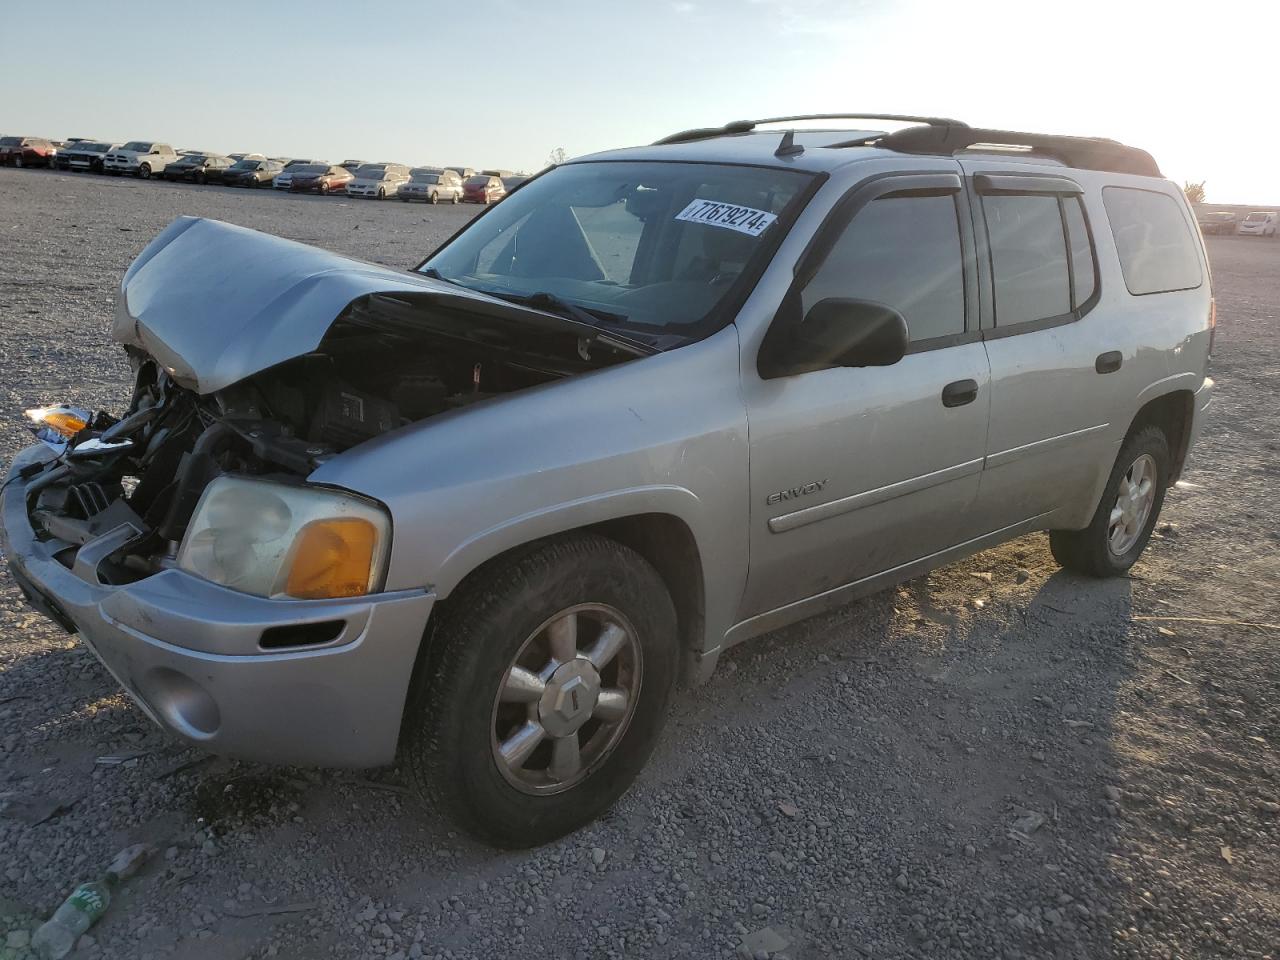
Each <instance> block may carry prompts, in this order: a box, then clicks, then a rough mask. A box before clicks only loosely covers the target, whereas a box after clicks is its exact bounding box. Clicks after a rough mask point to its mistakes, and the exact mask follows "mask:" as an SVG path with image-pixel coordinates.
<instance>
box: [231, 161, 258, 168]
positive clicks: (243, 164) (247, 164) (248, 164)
mask: <svg viewBox="0 0 1280 960" xmlns="http://www.w3.org/2000/svg"><path fill="white" fill-rule="evenodd" d="M261 164H262V161H261V160H237V161H236V162H235V163H233V164H232V165H231V169H232V170H257V169H258V167H259V166H261Z"/></svg>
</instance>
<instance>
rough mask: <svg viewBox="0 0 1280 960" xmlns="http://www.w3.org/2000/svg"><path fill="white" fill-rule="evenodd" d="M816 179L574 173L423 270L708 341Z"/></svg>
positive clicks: (720, 170)
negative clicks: (725, 305) (548, 297)
mask: <svg viewBox="0 0 1280 960" xmlns="http://www.w3.org/2000/svg"><path fill="white" fill-rule="evenodd" d="M810 179H811V178H810V176H809V175H808V174H804V173H800V172H797V171H793V170H784V169H777V168H758V167H745V166H732V165H727V164H726V165H721V164H711V163H654V162H617V163H573V164H568V165H566V166H562V167H557V168H555V169H554V170H552V171H551V172H549V173H547V174H545V175H543V176H542V177H539V178H538V179H537V180H534V181H531V182H529V183H528V184H526V185H525V186H523V187H521V188H520V189H519V190H518V191H516V192H515V193H513V194H511V195H510V197H508V198H507V199H506V200H503V201H502V203H501V204H499V205H498V206H496V207H494V208H493V210H492V211H491V212H489V213H487V214H485V215H484V216H483V217H478V218H477V219H476V220H474V221H472V223H471V225H470V226H469V227H467V228H466V229H465V230H464V231H463V232H462V233H460V234H459V235H458V236H457V237H456V238H454V239H453V240H452V241H451V242H450V243H449V244H448V245H447V246H445V247H444V248H443V249H442V250H440V251H439V252H438V253H436V254H435V255H434V256H432V257H431V258H430V259H429V260H427V262H426V263H425V264H423V268H424V269H432V270H437V271H439V273H440V275H441V276H443V277H444V278H445V279H448V280H452V281H453V282H455V283H458V284H460V285H462V286H465V287H471V288H474V289H477V290H483V291H485V292H486V293H492V294H495V295H497V296H506V297H510V298H513V299H517V298H527V297H529V296H531V295H533V294H535V293H540V292H545V293H551V294H554V295H555V296H557V297H560V298H562V299H564V300H567V301H569V302H571V303H573V304H575V305H577V306H579V307H581V308H583V309H585V310H587V311H596V314H597V316H598V317H600V318H601V319H602V320H603V321H604V322H605V323H606V324H608V323H615V324H618V325H619V326H622V327H624V328H630V329H633V330H640V331H645V332H666V333H678V334H684V335H686V336H697V335H704V334H705V333H708V332H710V331H711V330H713V329H715V328H716V327H717V326H719V325H720V324H721V323H722V322H723V317H722V315H721V314H720V313H718V312H716V307H717V306H718V305H720V304H721V303H722V302H725V301H726V300H729V299H731V298H732V297H733V296H734V294H735V292H736V291H737V290H739V289H742V288H743V287H745V285H746V284H748V283H750V282H751V278H752V277H753V276H755V274H756V271H758V269H759V268H760V266H762V265H763V262H764V261H765V260H766V259H767V257H768V256H769V253H770V250H771V248H772V243H773V242H774V241H775V239H780V234H781V232H782V231H783V229H784V227H783V224H782V223H780V222H779V221H780V220H782V219H783V218H784V217H785V216H786V215H787V214H788V213H789V211H790V210H791V209H792V207H793V205H794V204H796V203H797V202H798V198H799V197H800V195H801V194H802V193H803V191H804V190H805V187H806V186H807V185H808V183H809V182H810ZM488 181H489V178H488V177H483V176H481V177H478V178H476V182H478V183H479V184H481V185H483V184H485V183H487V182H488Z"/></svg>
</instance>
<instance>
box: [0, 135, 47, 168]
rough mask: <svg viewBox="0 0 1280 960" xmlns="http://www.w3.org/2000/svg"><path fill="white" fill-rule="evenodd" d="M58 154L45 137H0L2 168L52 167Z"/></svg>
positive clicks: (0, 162) (0, 163) (0, 161)
mask: <svg viewBox="0 0 1280 960" xmlns="http://www.w3.org/2000/svg"><path fill="white" fill-rule="evenodd" d="M57 154H58V150H57V148H56V147H55V146H54V145H53V144H52V143H50V142H49V141H48V140H45V139H44V138H43V137H0V166H5V167H10V166H12V167H52V166H53V158H54V157H55V156H57Z"/></svg>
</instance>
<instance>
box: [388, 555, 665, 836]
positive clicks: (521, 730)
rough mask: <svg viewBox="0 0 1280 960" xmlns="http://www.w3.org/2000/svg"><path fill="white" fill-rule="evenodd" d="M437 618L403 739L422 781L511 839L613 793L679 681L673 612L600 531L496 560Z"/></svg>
mask: <svg viewBox="0 0 1280 960" xmlns="http://www.w3.org/2000/svg"><path fill="white" fill-rule="evenodd" d="M437 616H438V617H439V619H438V620H437V621H436V622H435V623H434V625H433V626H434V629H433V632H432V638H431V640H432V643H431V650H430V655H429V658H428V659H426V660H425V661H424V662H423V663H422V664H420V666H419V669H418V670H417V671H416V672H415V676H414V680H413V688H412V691H411V694H410V702H409V706H408V708H407V709H406V713H405V720H404V731H403V737H402V742H403V743H404V745H405V754H406V761H407V764H408V766H409V768H410V770H411V771H412V773H413V776H414V779H415V781H416V783H417V785H418V787H419V790H420V791H421V792H422V793H423V794H424V795H425V796H426V797H428V798H429V799H430V800H432V801H433V802H434V803H435V804H436V805H437V806H439V807H440V808H442V809H443V810H444V812H446V813H447V814H448V815H449V816H450V817H452V818H453V819H454V820H456V821H457V822H458V823H460V824H461V825H462V826H464V827H465V828H466V829H467V830H469V831H470V832H472V833H474V834H476V835H477V836H479V837H481V838H482V839H484V840H487V841H489V842H490V843H494V844H496V845H498V846H502V847H531V846H536V845H538V844H541V843H546V842H548V841H550V840H553V839H555V838H556V837H560V836H563V835H564V834H566V833H568V832H570V831H571V830H576V829H577V828H579V827H581V826H583V825H584V824H587V823H589V822H590V821H591V820H593V819H595V818H596V817H598V816H600V814H602V813H604V812H605V811H606V810H607V809H608V808H609V807H610V806H612V805H613V804H614V803H615V802H616V801H617V800H618V798H619V797H621V796H622V794H623V793H624V792H625V791H626V789H627V787H628V786H629V785H630V784H631V782H632V780H634V779H635V776H636V774H637V773H639V771H640V769H641V768H642V767H643V766H644V763H645V761H646V760H647V759H648V756H649V754H650V752H651V751H652V750H653V747H654V745H655V743H656V742H657V739H658V736H659V733H660V732H661V729H662V724H663V721H664V719H665V716H666V711H667V704H668V701H669V699H670V695H671V691H672V689H673V686H674V683H675V678H676V671H677V662H678V644H677V639H676V620H675V612H674V609H673V607H672V604H671V598H670V596H669V595H668V593H667V591H666V588H665V586H664V585H663V583H662V580H661V578H660V577H659V576H658V574H657V572H656V571H655V570H654V569H653V567H652V566H650V565H649V563H648V562H647V561H646V560H645V559H644V558H643V557H641V556H640V555H639V554H637V553H635V552H634V551H632V550H630V549H628V548H626V547H624V546H622V545H620V544H618V543H615V542H613V541H611V540H607V539H604V538H602V537H596V536H582V537H574V538H571V539H565V540H558V541H553V542H550V543H547V544H545V545H543V546H541V547H538V548H535V549H531V550H528V551H526V552H524V553H522V554H518V555H514V556H512V557H510V558H507V559H503V560H499V561H497V562H495V563H494V564H493V565H492V566H491V567H490V568H488V569H486V570H485V571H483V572H482V573H481V574H479V575H478V576H477V577H475V578H473V579H472V580H470V581H468V582H467V583H465V584H464V585H463V586H462V587H460V588H459V589H458V590H457V591H455V593H454V594H453V596H451V597H450V598H449V599H448V601H447V605H446V606H444V607H443V608H442V609H440V610H438V611H437Z"/></svg>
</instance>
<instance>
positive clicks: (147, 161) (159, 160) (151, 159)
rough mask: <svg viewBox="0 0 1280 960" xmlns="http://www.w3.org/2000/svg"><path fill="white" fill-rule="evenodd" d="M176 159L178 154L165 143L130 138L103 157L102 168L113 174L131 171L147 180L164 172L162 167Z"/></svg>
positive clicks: (105, 171)
mask: <svg viewBox="0 0 1280 960" xmlns="http://www.w3.org/2000/svg"><path fill="white" fill-rule="evenodd" d="M177 159H178V154H177V153H176V152H175V151H174V149H173V147H171V146H169V144H167V143H154V142H152V141H150V140H130V141H129V142H128V143H126V144H125V145H124V146H123V147H120V148H118V149H116V150H112V151H111V152H110V153H108V154H107V155H106V157H104V158H103V161H102V170H103V172H104V173H110V174H113V175H115V176H119V175H120V174H122V173H131V174H133V175H134V176H135V177H141V178H142V179H143V180H149V179H151V177H152V175H154V174H160V173H164V168H165V167H166V166H168V165H169V164H171V163H173V162H174V161H175V160H177Z"/></svg>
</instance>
